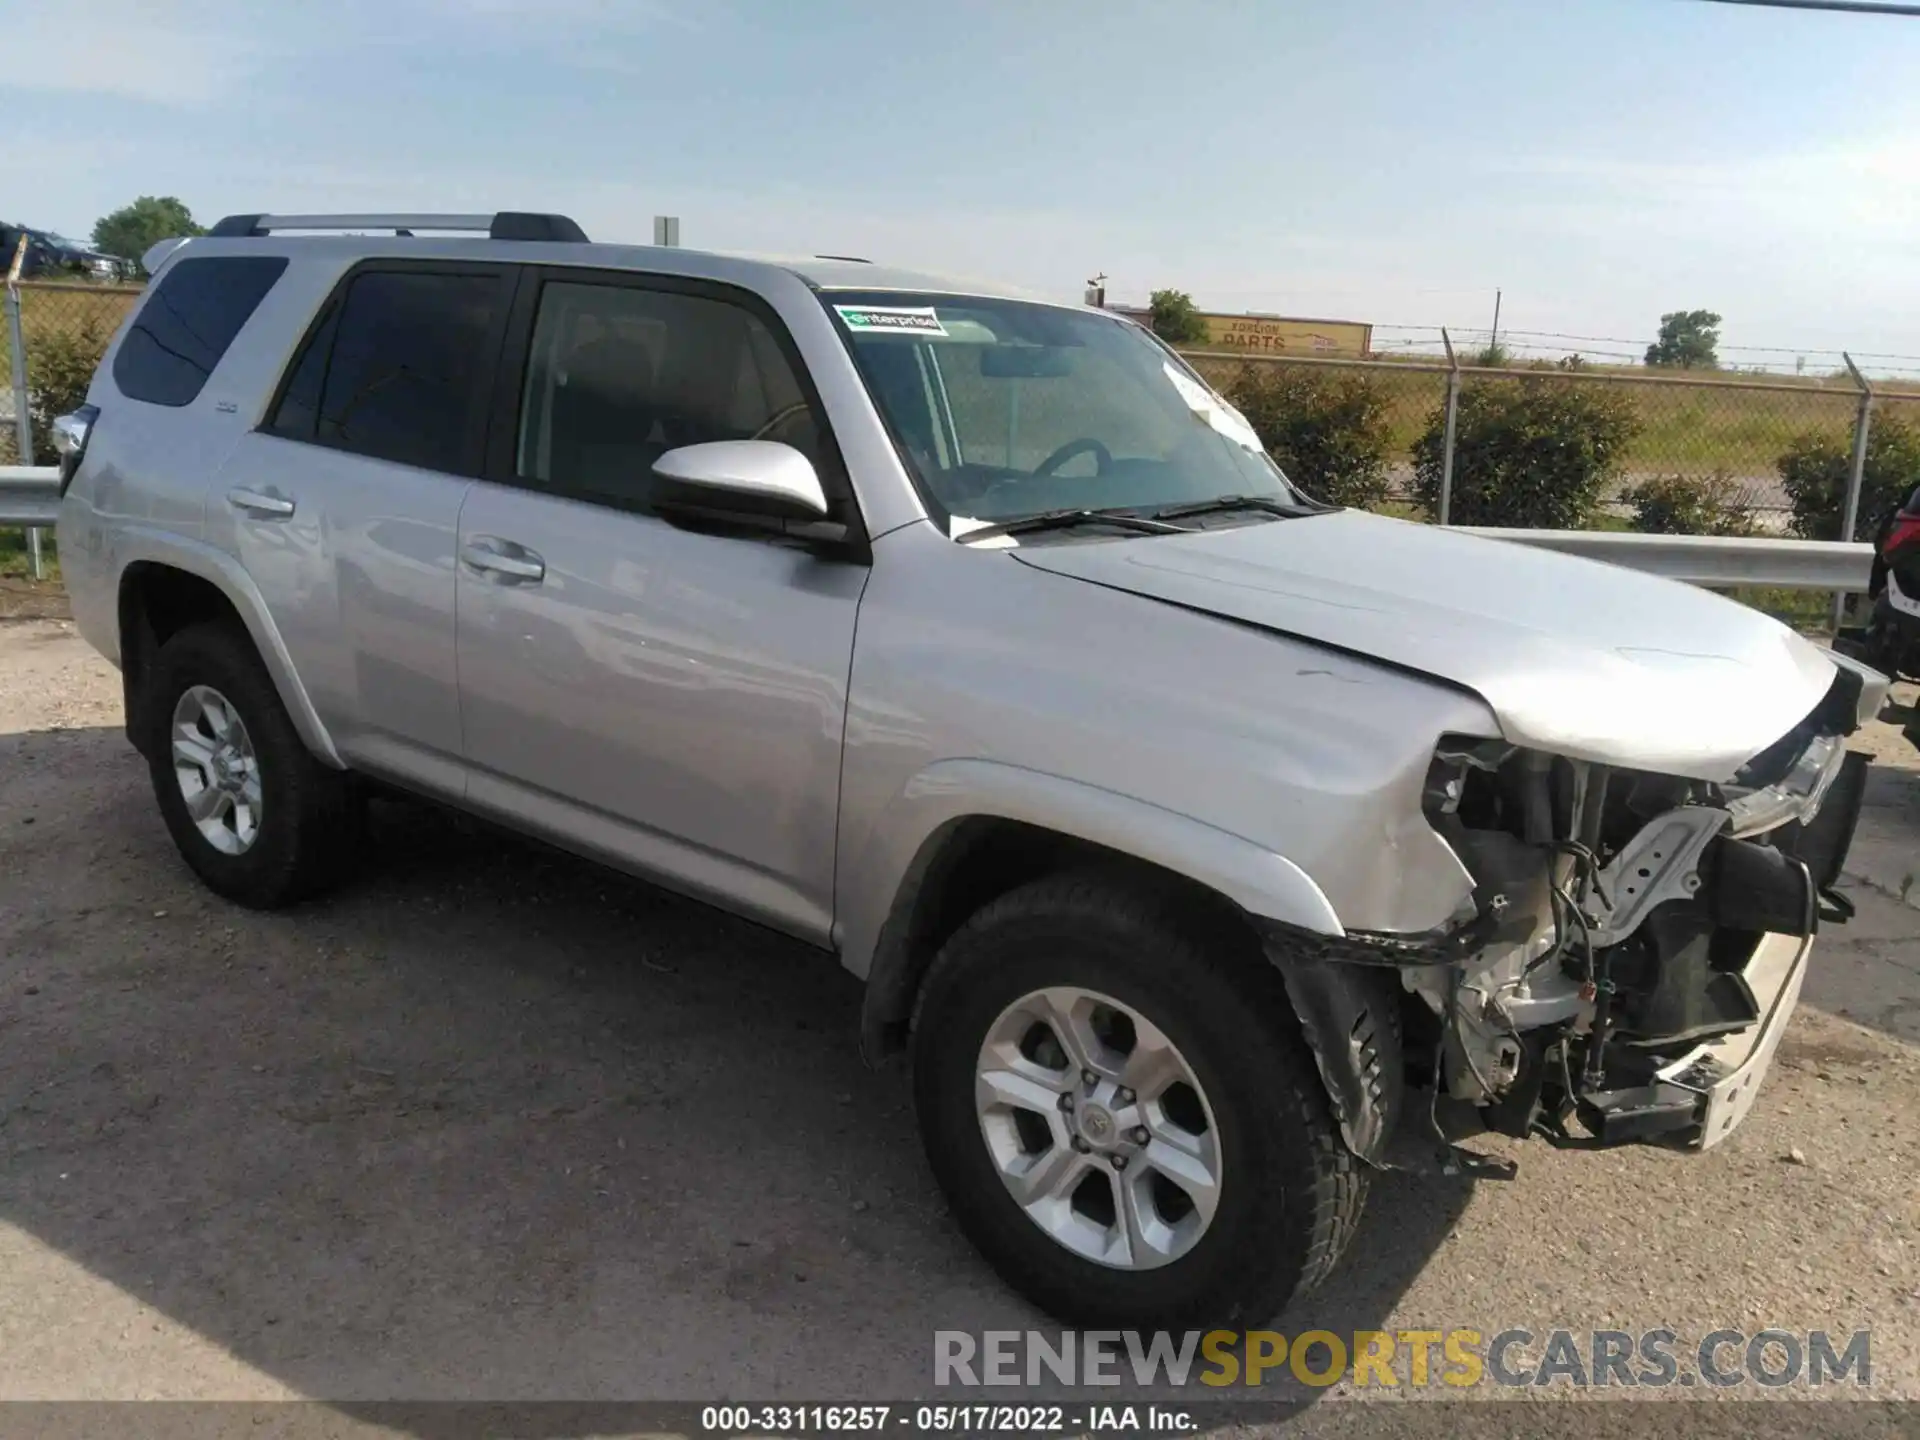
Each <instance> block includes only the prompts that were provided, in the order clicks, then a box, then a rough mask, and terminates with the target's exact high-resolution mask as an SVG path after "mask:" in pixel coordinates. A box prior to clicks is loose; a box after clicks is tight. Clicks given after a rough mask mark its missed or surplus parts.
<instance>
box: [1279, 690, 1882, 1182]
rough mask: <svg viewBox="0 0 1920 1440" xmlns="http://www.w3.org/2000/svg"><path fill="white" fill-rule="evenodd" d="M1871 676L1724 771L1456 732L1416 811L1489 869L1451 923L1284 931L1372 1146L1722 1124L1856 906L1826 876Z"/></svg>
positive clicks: (1360, 1128) (1346, 1096)
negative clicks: (1811, 959)
mask: <svg viewBox="0 0 1920 1440" xmlns="http://www.w3.org/2000/svg"><path fill="white" fill-rule="evenodd" d="M1875 678H1876V679H1877V677H1875ZM1883 689H1884V684H1882V685H1881V687H1880V690H1883ZM1862 691H1863V679H1862V676H1861V674H1860V673H1859V672H1857V671H1854V670H1852V669H1843V670H1842V671H1841V673H1840V674H1838V675H1837V676H1836V678H1835V682H1834V687H1833V689H1832V691H1830V692H1829V694H1828V696H1827V697H1826V699H1825V700H1823V701H1822V703H1821V704H1820V705H1819V706H1818V707H1816V709H1815V710H1814V712H1813V713H1812V714H1810V715H1808V716H1807V717H1806V719H1805V720H1803V721H1802V722H1801V723H1800V724H1799V725H1797V726H1795V727H1794V729H1793V730H1791V731H1789V732H1788V733H1787V734H1786V735H1784V736H1782V737H1781V738H1780V739H1779V740H1778V741H1777V742H1776V743H1774V744H1773V745H1770V746H1768V747H1767V749H1766V750H1764V751H1762V752H1761V753H1760V754H1758V755H1756V756H1754V757H1753V758H1752V759H1751V760H1750V761H1749V762H1748V763H1747V765H1746V766H1745V767H1743V768H1742V769H1741V771H1740V772H1739V774H1738V775H1737V776H1736V777H1735V778H1734V779H1733V780H1732V781H1731V782H1728V783H1713V782H1708V781H1703V780H1696V779H1686V778H1680V777H1675V776H1668V775H1656V774H1648V773H1644V772H1640V771H1634V770H1629V769H1623V768H1618V767H1610V766H1605V765H1600V764H1595V763H1590V762H1586V761H1577V760H1569V759H1566V758H1564V757H1557V756H1552V755H1547V754H1543V753H1541V752H1539V751H1536V750H1529V749H1526V748H1523V747H1519V746H1515V745H1511V744H1508V743H1506V742H1504V741H1497V740H1485V739H1475V738H1464V737H1463V738H1458V739H1454V738H1446V739H1443V740H1442V741H1441V743H1440V745H1439V747H1438V748H1437V750H1436V752H1435V754H1434V758H1433V762H1432V765H1431V768H1430V770H1429V772H1428V775H1427V780H1426V785H1425V790H1424V794H1423V797H1422V800H1423V808H1424V809H1425V812H1426V815H1427V818H1428V821H1429V823H1430V824H1432V826H1433V827H1434V829H1435V830H1436V831H1437V832H1438V833H1439V834H1440V835H1441V836H1442V837H1443V838H1444V839H1445V840H1446V841H1447V842H1448V844H1449V845H1450V846H1452V848H1453V849H1454V851H1455V853H1456V854H1457V855H1458V856H1459V857H1460V859H1461V860H1462V862H1463V863H1464V864H1465V866H1466V868H1467V870H1468V871H1469V872H1470V873H1471V874H1472V876H1473V879H1474V887H1473V890H1472V893H1471V895H1470V896H1469V897H1467V898H1466V899H1464V900H1463V901H1462V902H1461V905H1460V908H1459V910H1458V912H1457V913H1456V915H1455V916H1454V917H1453V920H1452V922H1451V923H1450V924H1448V925H1447V926H1444V927H1441V929H1440V930H1438V931H1436V932H1434V933H1433V934H1431V935H1426V936H1419V937H1410V936H1387V935H1356V934H1349V935H1348V936H1346V937H1343V938H1342V939H1341V941H1339V942H1338V943H1337V944H1335V945H1323V946H1322V947H1320V949H1319V951H1318V954H1317V955H1316V956H1315V957H1314V959H1313V960H1311V961H1306V960H1303V959H1301V958H1299V952H1298V951H1296V952H1294V955H1293V956H1292V958H1288V957H1287V956H1286V955H1285V954H1284V953H1283V952H1284V950H1285V947H1284V946H1282V947H1275V946H1270V947H1269V951H1270V953H1271V954H1273V956H1274V959H1275V961H1276V963H1278V964H1280V965H1281V968H1282V969H1283V971H1284V972H1285V973H1286V976H1287V980H1288V984H1289V988H1290V991H1291V993H1292V994H1293V996H1294V999H1295V1001H1296V1004H1297V1005H1298V1008H1299V1010H1300V1013H1301V1017H1302V1022H1303V1026H1304V1028H1305V1030H1306V1032H1307V1036H1308V1039H1309V1041H1310V1042H1311V1043H1312V1045H1313V1048H1314V1051H1315V1055H1316V1059H1317V1060H1318V1061H1319V1064H1320V1068H1321V1072H1322V1076H1323V1078H1324V1079H1325V1080H1326V1082H1327V1085H1328V1089H1329V1093H1330V1095H1331V1096H1332V1097H1333V1101H1334V1108H1335V1111H1336V1113H1337V1114H1338V1115H1339V1118H1340V1120H1341V1124H1342V1127H1343V1131H1344V1132H1345V1133H1346V1136H1347V1139H1348V1143H1349V1145H1351V1146H1353V1148H1354V1149H1355V1151H1356V1153H1358V1154H1360V1155H1361V1156H1362V1158H1364V1159H1367V1160H1369V1161H1371V1162H1372V1163H1375V1164H1378V1165H1383V1166H1388V1167H1392V1168H1414V1169H1425V1168H1430V1167H1431V1164H1432V1157H1433V1156H1434V1155H1435V1154H1436V1153H1439V1154H1441V1155H1443V1156H1447V1155H1450V1156H1451V1157H1452V1158H1453V1159H1454V1160H1456V1161H1458V1162H1461V1163H1464V1164H1465V1165H1466V1166H1467V1168H1479V1167H1477V1166H1476V1165H1475V1163H1474V1162H1475V1161H1476V1160H1477V1159H1478V1157H1474V1156H1472V1155H1470V1154H1467V1153H1466V1152H1461V1151H1459V1150H1457V1149H1454V1148H1453V1147H1454V1146H1456V1145H1457V1143H1458V1142H1459V1141H1460V1140H1462V1139H1465V1138H1467V1137H1470V1136H1471V1135H1473V1134H1476V1133H1483V1132H1489V1131H1490V1132H1496V1133H1502V1134H1508V1135H1514V1136H1523V1137H1524V1136H1540V1137H1543V1138H1545V1139H1547V1140H1549V1141H1550V1142H1552V1143H1554V1144H1556V1145H1561V1146H1566V1147H1571V1148H1599V1147H1603V1146H1610V1145H1619V1144H1634V1143H1639V1144H1658V1145H1667V1146H1673V1147H1676V1148H1704V1147H1706V1146H1710V1145H1712V1144H1714V1143H1716V1142H1717V1141H1718V1140H1720V1139H1722V1138H1724V1136H1725V1135H1726V1134H1727V1133H1728V1132H1729V1131H1730V1130H1731V1129H1732V1127H1733V1126H1734V1125H1735V1124H1737V1123H1738V1122H1739V1120H1740V1119H1741V1118H1742V1117H1743V1116H1744V1115H1745V1113H1746V1110H1747V1107H1748V1106H1749V1105H1750V1103H1751V1101H1752V1098H1753V1095H1754V1093H1755V1092H1756V1090H1757V1089H1758V1086H1759V1082H1760V1079H1761V1078H1762V1076H1763V1075H1764V1073H1765V1070H1766V1068H1767V1065H1768V1063H1769V1062H1770V1060H1771V1057H1772V1053H1773V1049H1774V1046H1775V1045H1776V1044H1777V1043H1778V1040H1779V1036H1780V1032H1781V1031H1782V1030H1783V1029H1784V1027H1785V1024H1786V1020H1787V1018H1788V1016H1789V1015H1790V1014H1791V1012H1792V1009H1793V1007H1794V1004H1795V1002H1796V1001H1797V999H1798V994H1799V988H1800V981H1801V978H1802V975H1803V973H1804V968H1805V964H1806V958H1807V952H1808V950H1809V948H1810V943H1811V937H1812V935H1813V934H1814V932H1815V931H1816V929H1817V928H1818V927H1819V926H1820V925H1821V924H1822V923H1823V922H1825V923H1835V922H1843V921H1844V920H1845V919H1847V918H1848V916H1849V915H1850V914H1851V906H1850V905H1849V904H1848V903H1847V902H1846V900H1845V898H1844V897H1842V896H1840V895H1839V894H1837V893H1836V892H1835V890H1834V888H1833V887H1834V885H1835V882H1836V881H1837V880H1838V878H1839V875H1840V869H1841V866H1842V864H1843V863H1844V861H1845V859H1846V852H1847V847H1848V845H1849V844H1850V842H1851V840H1852V836H1853V831H1854V827H1855V824H1856V822H1857V820H1858V818H1859V811H1860V804H1861V798H1862V795H1863V793H1864V790H1865V785H1866V770H1867V759H1866V757H1865V756H1864V755H1860V754H1850V753H1849V752H1848V751H1847V750H1846V747H1845V737H1846V735H1847V734H1849V733H1850V732H1851V731H1852V730H1854V729H1855V728H1856V726H1857V725H1858V724H1859V722H1860V720H1861V719H1862V718H1863V714H1870V713H1872V710H1874V709H1877V708H1878V704H1879V699H1880V693H1879V691H1876V693H1873V694H1871V695H1863V693H1862ZM1389 967H1390V968H1389ZM1395 980H1397V982H1398V984H1397V985H1395V984H1394V983H1393V982H1394V981H1395ZM1396 1061H1397V1063H1396ZM1443 1163H1445V1162H1444V1161H1443ZM1488 1163H1489V1164H1492V1162H1488ZM1494 1168H1498V1167H1497V1166H1494Z"/></svg>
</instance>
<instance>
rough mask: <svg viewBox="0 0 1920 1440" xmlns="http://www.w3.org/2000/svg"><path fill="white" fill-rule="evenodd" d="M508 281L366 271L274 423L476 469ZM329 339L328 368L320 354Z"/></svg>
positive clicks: (319, 336) (381, 453)
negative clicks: (484, 390)
mask: <svg viewBox="0 0 1920 1440" xmlns="http://www.w3.org/2000/svg"><path fill="white" fill-rule="evenodd" d="M503 288H504V279H503V277H502V275H501V274H499V273H491V274H457V273H446V272H439V271H431V270H394V271H383V270H364V271H361V272H360V273H359V274H357V275H355V276H354V277H353V278H352V280H351V281H350V282H349V284H348V286H347V291H346V294H345V296H344V297H343V298H342V299H341V300H340V301H339V303H338V306H337V310H336V311H335V313H334V314H332V315H330V316H329V318H328V320H327V322H326V323H324V324H323V325H322V326H321V327H320V329H318V330H316V331H315V333H314V335H313V337H312V339H311V340H310V341H309V343H308V349H307V351H306V352H304V353H303V354H302V355H301V356H300V357H299V358H298V359H296V360H295V362H294V369H293V371H292V372H291V374H290V375H289V378H288V384H287V388H286V390H285V392H284V393H283V395H282V400H281V405H280V407H279V409H278V410H277V411H276V413H275V415H274V418H273V421H272V422H271V424H270V427H269V428H271V429H274V430H276V431H279V432H280V433H283V434H285V433H298V430H297V428H296V427H300V426H303V425H305V424H308V423H311V425H312V430H311V435H312V438H313V439H315V440H317V441H318V442H319V443H320V444H322V445H330V446H334V447H336V448H338V449H342V450H350V451H352V452H354V453H355V454H359V455H367V456H371V457H373V458H375V459H380V460H393V461H397V462H399V463H401V464H404V465H418V466H420V467H422V468H424V469H429V470H448V471H463V470H467V469H470V468H471V467H472V466H473V465H474V464H475V463H476V462H477V459H478V454H479V442H478V436H477V434H476V430H475V427H476V424H477V423H478V417H479V416H480V415H481V414H482V411H481V409H480V396H481V384H482V380H483V379H484V377H485V376H486V374H487V372H488V371H489V370H490V368H491V359H492V354H493V350H494V349H495V348H496V346H495V345H494V344H490V339H491V337H493V336H494V334H495V328H494V327H495V321H496V320H497V319H499V318H501V317H502V311H503V308H504V307H503V305H502V301H501V295H502V292H503ZM323 346H325V347H328V348H327V352H326V353H327V359H326V364H325V366H324V375H322V374H321V373H320V367H319V366H318V364H317V362H316V361H315V360H314V359H313V352H314V351H315V350H317V349H319V348H321V347H323ZM315 394H317V395H318V397H319V399H318V408H317V410H313V409H312V407H313V405H314V400H313V396H314V395H315ZM303 406H304V407H307V410H308V411H310V412H311V419H310V420H309V417H308V414H306V413H303V412H302V407H303ZM283 426H284V427H286V428H283Z"/></svg>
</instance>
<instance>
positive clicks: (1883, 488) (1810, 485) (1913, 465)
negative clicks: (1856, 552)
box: [1774, 413, 1920, 540]
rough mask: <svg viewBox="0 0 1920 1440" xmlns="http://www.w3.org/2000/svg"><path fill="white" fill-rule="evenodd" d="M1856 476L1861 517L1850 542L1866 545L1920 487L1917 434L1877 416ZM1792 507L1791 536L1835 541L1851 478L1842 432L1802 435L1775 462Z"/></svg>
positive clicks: (1897, 420)
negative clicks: (1864, 543) (1864, 458)
mask: <svg viewBox="0 0 1920 1440" xmlns="http://www.w3.org/2000/svg"><path fill="white" fill-rule="evenodd" d="M1866 459H1867V463H1866V467H1865V469H1864V470H1863V471H1862V472H1861V476H1860V513H1859V515H1858V516H1857V517H1856V519H1855V521H1854V528H1853V538H1854V539H1856V540H1871V539H1872V538H1873V537H1874V536H1875V535H1877V534H1878V533H1879V531H1880V527H1881V525H1883V524H1884V523H1885V522H1886V519H1887V517H1888V516H1889V515H1891V514H1893V512H1894V511H1896V510H1898V509H1899V508H1900V506H1901V504H1902V502H1904V501H1905V500H1906V498H1907V496H1909V495H1911V494H1912V493H1913V491H1914V488H1915V487H1916V486H1920V428H1916V427H1915V426H1913V425H1911V424H1909V423H1908V422H1907V421H1906V420H1904V419H1902V418H1901V417H1899V416H1897V415H1887V414H1884V413H1882V414H1876V415H1875V416H1874V417H1873V428H1872V429H1871V430H1869V431H1868V432H1867V456H1866ZM1774 465H1775V468H1777V469H1778V470H1779V472H1780V481H1781V484H1782V486H1783V487H1784V488H1785V489H1786V492H1787V499H1788V500H1789V502H1791V504H1792V505H1793V528H1794V531H1795V532H1796V533H1797V534H1799V535H1801V536H1803V537H1804V538H1806V539H1808V540H1838V539H1839V538H1840V522H1841V521H1842V520H1843V519H1844V518H1845V517H1846V505H1847V482H1848V479H1849V477H1850V476H1851V475H1852V473H1853V437H1852V436H1851V435H1849V434H1848V433H1847V432H1846V431H1844V430H1836V431H1829V432H1821V431H1817V430H1810V431H1807V432H1806V433H1805V434H1803V435H1800V436H1797V437H1796V438H1795V439H1794V441H1793V443H1792V444H1791V445H1789V446H1788V447H1787V451H1786V453H1785V454H1784V455H1782V456H1781V457H1780V458H1779V459H1778V460H1776V461H1775V462H1774Z"/></svg>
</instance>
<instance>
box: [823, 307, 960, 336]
mask: <svg viewBox="0 0 1920 1440" xmlns="http://www.w3.org/2000/svg"><path fill="white" fill-rule="evenodd" d="M833 309H834V313H835V314H837V315H838V316H839V317H840V318H841V320H843V321H844V322H845V323H846V327H847V329H849V330H851V331H853V332H854V333H855V334H856V335H938V336H940V337H941V338H942V339H944V338H946V334H947V327H946V326H944V325H942V324H941V323H940V317H939V316H938V315H936V314H934V312H933V307H932V306H931V305H923V306H912V305H836V306H834V307H833Z"/></svg>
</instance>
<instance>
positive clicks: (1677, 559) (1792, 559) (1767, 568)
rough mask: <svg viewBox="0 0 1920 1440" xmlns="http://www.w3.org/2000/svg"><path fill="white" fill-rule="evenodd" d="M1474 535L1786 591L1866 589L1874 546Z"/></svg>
mask: <svg viewBox="0 0 1920 1440" xmlns="http://www.w3.org/2000/svg"><path fill="white" fill-rule="evenodd" d="M1456 528H1458V529H1461V530H1467V531H1468V533H1470V534H1473V535H1486V536H1490V537H1492V538H1493V539H1496V540H1512V541H1517V542H1518V543H1519V544H1522V545H1538V546H1540V547H1541V548H1543V549H1547V550H1559V551H1562V552H1564V553H1566V554H1569V555H1583V556H1585V557H1586V558H1587V559H1589V560H1606V561H1610V562H1611V563H1613V564H1615V565H1625V566H1627V567H1629V568H1630V569H1634V570H1645V571H1647V572H1648V573H1649V574H1653V575H1663V576H1665V577H1666V578H1667V579H1669V580H1685V581H1687V582H1689V583H1690V584H1694V585H1761V586H1767V587H1770V588H1775V587H1777V588H1780V589H1787V590H1832V591H1835V592H1836V593H1837V592H1839V591H1843V590H1845V591H1853V590H1865V589H1866V588H1867V579H1868V577H1869V575H1871V573H1872V571H1873V546H1871V545H1864V544H1859V543H1843V542H1841V541H1839V540H1764V539H1748V538H1746V537H1744V536H1726V535H1641V534H1637V533H1634V532H1630V531H1614V530H1497V529H1492V528H1486V527H1471V528H1470V527H1468V526H1464V525H1462V526H1458V527H1456Z"/></svg>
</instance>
